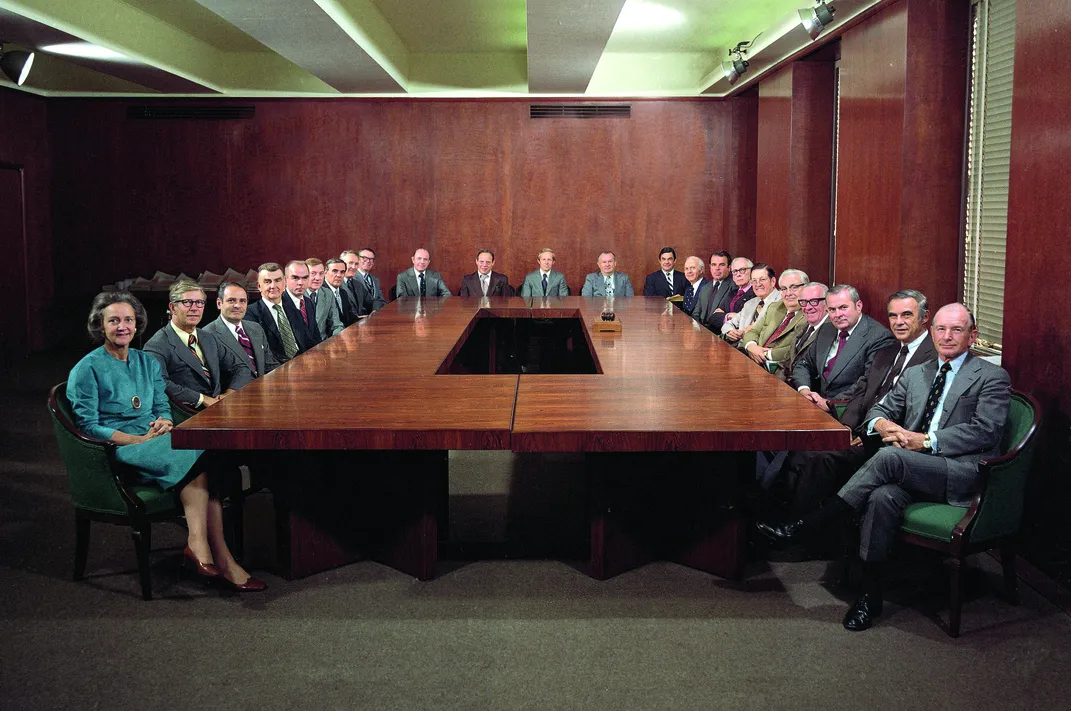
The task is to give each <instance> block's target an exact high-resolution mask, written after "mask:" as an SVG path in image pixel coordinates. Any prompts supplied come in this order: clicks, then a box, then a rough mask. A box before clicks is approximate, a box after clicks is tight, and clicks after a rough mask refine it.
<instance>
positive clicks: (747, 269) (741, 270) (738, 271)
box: [732, 267, 751, 274]
mask: <svg viewBox="0 0 1071 711" xmlns="http://www.w3.org/2000/svg"><path fill="white" fill-rule="evenodd" d="M750 271H751V267H740V268H739V269H733V270H732V272H733V274H747V273H748V272H750Z"/></svg>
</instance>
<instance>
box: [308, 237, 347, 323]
mask: <svg viewBox="0 0 1071 711" xmlns="http://www.w3.org/2000/svg"><path fill="white" fill-rule="evenodd" d="M305 266H307V267H308V268H309V288H308V289H306V290H305V294H306V295H307V296H308V297H309V298H310V299H312V303H313V305H314V306H315V307H316V328H317V330H319V331H320V338H321V339H322V340H325V341H326V340H327V339H328V338H330V337H331V336H337V335H338V334H340V333H342V327H343V323H342V314H341V313H339V310H338V302H337V301H335V298H334V294H332V293H329V292H328V291H327V290H324V289H321V287H322V286H323V285H324V275H325V273H326V268H325V267H324V263H323V262H322V261H320V260H319V259H317V258H316V257H309V258H308V259H306V260H305ZM321 296H322V298H321Z"/></svg>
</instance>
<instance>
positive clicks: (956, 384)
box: [938, 353, 981, 427]
mask: <svg viewBox="0 0 1071 711" xmlns="http://www.w3.org/2000/svg"><path fill="white" fill-rule="evenodd" d="M979 370H981V366H979V365H978V359H977V358H975V357H974V356H973V355H970V354H969V353H968V354H967V359H966V360H965V361H963V365H962V366H961V367H960V369H959V372H958V373H956V377H955V378H953V379H952V385H950V386H949V387H948V394H947V395H945V402H944V406H943V407H942V409H941V421H940V423H938V426H940V427H943V426H944V424H945V423H946V422H947V421H948V418H949V416H950V415H951V414H952V411H953V410H955V409H956V405H958V404H959V399H960V397H961V396H962V395H963V393H965V392H967V389H968V388H969V387H970V386H971V385H973V384H974V381H975V380H977V379H978V371H979Z"/></svg>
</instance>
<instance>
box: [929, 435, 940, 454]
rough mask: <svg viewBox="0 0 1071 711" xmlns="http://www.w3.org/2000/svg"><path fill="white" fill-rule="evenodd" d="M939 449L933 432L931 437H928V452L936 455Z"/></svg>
mask: <svg viewBox="0 0 1071 711" xmlns="http://www.w3.org/2000/svg"><path fill="white" fill-rule="evenodd" d="M939 449H940V447H939V446H938V445H937V433H936V432H934V433H933V434H932V435H930V452H931V453H933V454H937V452H938V450H939Z"/></svg>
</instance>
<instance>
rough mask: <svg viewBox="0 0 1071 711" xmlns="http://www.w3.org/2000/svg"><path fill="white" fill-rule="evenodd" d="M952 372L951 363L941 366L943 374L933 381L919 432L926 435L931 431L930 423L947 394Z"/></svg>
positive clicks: (940, 373) (939, 374)
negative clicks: (946, 386)
mask: <svg viewBox="0 0 1071 711" xmlns="http://www.w3.org/2000/svg"><path fill="white" fill-rule="evenodd" d="M950 370H952V364H951V363H945V364H944V365H942V366H941V372H939V373H938V374H937V380H934V381H933V387H932V388H930V396H929V397H928V398H926V409H925V410H923V411H922V422H921V423H920V424H919V429H918V431H919V432H921V433H923V434H926V433H927V432H929V431H930V423H931V422H933V413H935V412H937V403H938V402H940V401H941V395H943V394H944V392H945V380H946V379H947V376H948V371H950Z"/></svg>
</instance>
